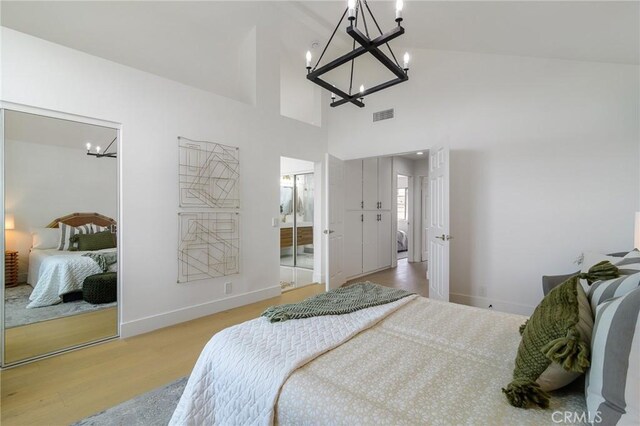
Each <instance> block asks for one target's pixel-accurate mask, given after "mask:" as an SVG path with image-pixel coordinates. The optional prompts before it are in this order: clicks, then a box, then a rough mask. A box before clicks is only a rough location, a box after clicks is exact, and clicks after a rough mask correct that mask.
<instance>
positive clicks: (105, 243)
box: [71, 231, 116, 251]
mask: <svg viewBox="0 0 640 426" xmlns="http://www.w3.org/2000/svg"><path fill="white" fill-rule="evenodd" d="M71 242H72V243H77V244H73V245H74V246H75V247H77V250H79V251H93V250H102V249H108V248H114V247H116V242H115V236H114V235H113V234H112V233H111V232H110V231H104V232H97V233H95V234H77V235H74V236H73V237H71Z"/></svg>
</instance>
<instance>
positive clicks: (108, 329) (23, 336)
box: [4, 306, 118, 363]
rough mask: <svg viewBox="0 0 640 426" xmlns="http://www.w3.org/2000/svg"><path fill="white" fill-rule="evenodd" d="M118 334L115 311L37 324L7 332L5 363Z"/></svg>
mask: <svg viewBox="0 0 640 426" xmlns="http://www.w3.org/2000/svg"><path fill="white" fill-rule="evenodd" d="M117 334H118V309H117V308H116V307H115V306H114V307H110V308H105V309H100V310H97V311H93V312H86V313H82V314H78V315H70V316H67V317H62V318H56V319H52V320H48V321H41V322H36V323H33V324H27V325H22V326H19V327H13V328H8V329H7V330H5V340H4V341H5V347H4V350H5V361H6V362H7V363H9V362H13V361H19V360H22V359H27V358H32V357H34V356H37V355H40V354H45V353H49V352H54V351H57V350H60V349H64V348H69V347H72V346H76V345H80V344H82V343H84V342H93V341H97V340H102V339H105V338H108V337H112V336H115V335H117Z"/></svg>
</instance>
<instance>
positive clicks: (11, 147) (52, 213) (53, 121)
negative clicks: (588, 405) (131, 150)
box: [2, 109, 118, 366]
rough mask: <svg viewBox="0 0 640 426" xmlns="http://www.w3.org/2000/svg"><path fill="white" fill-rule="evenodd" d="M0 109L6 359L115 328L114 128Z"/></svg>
mask: <svg viewBox="0 0 640 426" xmlns="http://www.w3.org/2000/svg"><path fill="white" fill-rule="evenodd" d="M2 114H3V143H2V146H3V158H4V167H3V174H4V179H3V183H4V224H5V227H4V250H5V263H4V272H5V273H4V285H3V287H2V289H3V296H4V297H3V301H4V304H3V309H2V311H3V318H2V321H3V327H2V330H3V357H2V365H3V366H6V365H11V364H15V363H19V362H23V361H26V360H30V359H34V358H38V357H41V356H44V355H48V354H52V353H56V352H60V351H63V350H65V349H69V348H75V347H78V346H82V345H86V344H89V343H93V342H97V341H101V340H104V339H108V338H111V337H115V336H117V335H118V248H117V246H118V241H117V215H118V185H117V181H118V165H117V160H116V158H117V148H118V130H117V129H115V128H110V127H103V126H97V125H94V124H87V123H84V122H79V121H71V120H62V119H59V118H53V117H48V116H44V115H37V114H29V113H25V112H19V111H13V110H9V109H5V110H2Z"/></svg>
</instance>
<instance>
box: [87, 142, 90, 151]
mask: <svg viewBox="0 0 640 426" xmlns="http://www.w3.org/2000/svg"><path fill="white" fill-rule="evenodd" d="M87 151H91V144H90V143H89V142H87Z"/></svg>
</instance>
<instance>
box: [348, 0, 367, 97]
mask: <svg viewBox="0 0 640 426" xmlns="http://www.w3.org/2000/svg"><path fill="white" fill-rule="evenodd" d="M359 12H360V0H358V3H357V4H356V20H355V21H354V22H353V26H354V27H357V26H358V16H359V15H360V13H359ZM363 16H364V14H363ZM354 50H356V40H355V39H354V40H353V44H352V45H351V51H352V52H353V51H354ZM355 61H356V60H355V58H354V59H352V60H351V76H350V77H349V96H351V92H352V91H353V68H354V67H355Z"/></svg>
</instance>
